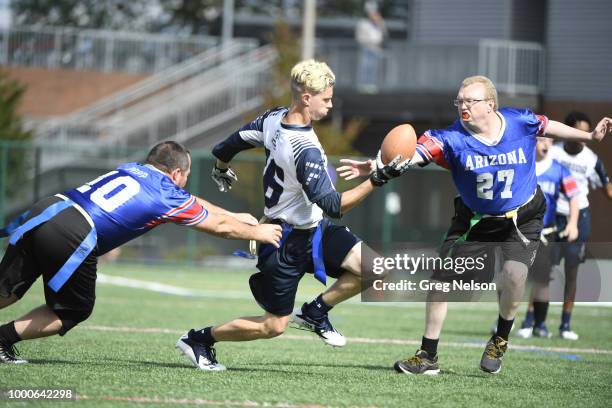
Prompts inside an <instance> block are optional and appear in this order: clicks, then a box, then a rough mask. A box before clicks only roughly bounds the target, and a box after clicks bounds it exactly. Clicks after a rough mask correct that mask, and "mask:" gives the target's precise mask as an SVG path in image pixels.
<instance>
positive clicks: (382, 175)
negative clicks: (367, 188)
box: [370, 150, 410, 187]
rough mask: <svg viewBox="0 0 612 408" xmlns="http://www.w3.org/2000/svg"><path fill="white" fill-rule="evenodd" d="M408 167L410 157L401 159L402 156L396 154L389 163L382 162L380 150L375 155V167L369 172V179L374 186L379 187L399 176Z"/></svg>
mask: <svg viewBox="0 0 612 408" xmlns="http://www.w3.org/2000/svg"><path fill="white" fill-rule="evenodd" d="M409 168H410V159H408V160H404V161H402V156H401V155H397V156H395V158H394V159H393V160H391V161H390V162H389V164H384V163H383V162H382V159H381V155H380V150H379V151H378V154H377V155H376V168H375V169H374V171H373V172H372V173H371V174H370V181H371V182H372V184H374V185H375V186H376V187H380V186H382V185H384V184H386V183H387V181H389V180H391V179H392V178H396V177H399V176H401V175H402V174H404V173H405V172H406V170H408V169H409Z"/></svg>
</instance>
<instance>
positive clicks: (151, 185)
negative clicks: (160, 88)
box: [0, 141, 281, 364]
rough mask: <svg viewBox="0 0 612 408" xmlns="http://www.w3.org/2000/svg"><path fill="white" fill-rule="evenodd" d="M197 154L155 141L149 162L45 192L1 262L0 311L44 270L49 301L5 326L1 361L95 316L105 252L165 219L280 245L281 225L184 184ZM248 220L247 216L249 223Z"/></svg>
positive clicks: (14, 231) (0, 332)
mask: <svg viewBox="0 0 612 408" xmlns="http://www.w3.org/2000/svg"><path fill="white" fill-rule="evenodd" d="M190 168H191V158H190V155H189V152H188V151H187V150H186V149H185V148H184V147H183V146H182V145H180V144H178V143H176V142H171V141H168V142H162V143H159V144H158V145H156V146H155V147H153V149H152V150H151V151H150V152H149V154H148V156H147V159H146V161H145V163H144V164H139V163H126V164H123V165H121V166H119V167H118V168H117V169H116V170H114V171H111V172H110V173H107V174H104V175H102V176H100V177H98V178H97V179H95V180H93V181H90V182H89V183H86V184H84V185H82V186H81V187H79V188H75V189H72V190H68V191H66V192H65V193H63V194H56V195H55V196H52V197H48V198H45V199H43V200H41V201H39V202H37V203H36V204H34V205H33V206H32V208H31V209H30V210H29V211H28V212H27V213H26V214H25V215H24V216H23V217H22V223H21V225H13V227H12V228H10V229H11V231H5V232H7V233H8V232H10V238H9V246H8V248H7V250H6V253H5V254H4V257H3V258H2V262H1V263H0V309H2V308H5V307H7V306H9V305H11V304H13V303H15V302H16V301H18V300H19V299H21V297H23V295H24V294H25V293H26V292H27V290H28V289H29V288H30V287H31V286H32V284H33V283H34V282H35V281H36V279H38V277H39V276H41V275H42V277H43V281H44V291H45V300H46V303H45V304H44V305H42V306H39V307H37V308H35V309H33V310H32V311H30V312H29V313H27V314H26V315H24V316H22V317H20V318H18V319H16V320H14V321H11V322H9V323H7V324H4V325H2V326H0V362H5V363H14V364H23V363H27V361H26V360H24V359H22V358H20V357H18V355H17V354H16V352H15V348H14V345H15V343H17V342H19V341H21V340H31V339H36V338H40V337H46V336H52V335H54V334H59V335H60V336H63V335H65V334H66V332H68V330H70V329H72V328H73V327H74V326H76V325H77V324H78V323H80V322H82V321H84V320H86V319H87V318H88V317H89V315H90V314H91V312H92V310H93V306H94V302H95V286H96V267H97V258H98V256H100V255H103V254H105V253H107V252H108V251H110V250H111V249H113V248H116V247H118V246H119V245H122V244H124V243H125V242H127V241H130V240H132V239H134V238H136V237H138V236H140V235H142V234H144V233H146V232H147V231H150V230H151V229H152V228H154V227H156V226H157V225H160V224H164V223H168V222H172V223H176V224H179V225H185V226H190V227H193V228H195V229H196V230H198V231H202V232H207V233H209V234H212V235H216V236H220V237H223V238H229V239H255V240H258V241H261V242H264V243H267V244H270V245H272V246H278V243H279V240H280V237H281V229H280V227H279V226H277V225H271V224H261V225H257V220H256V219H255V218H253V217H252V216H251V215H249V214H234V213H230V212H229V211H226V210H224V209H222V208H219V207H217V206H214V205H212V204H211V203H209V202H207V201H206V200H203V199H201V198H198V197H195V196H193V195H191V194H190V193H188V192H187V191H185V190H184V189H183V188H184V187H185V185H186V184H187V177H188V176H189V172H190ZM243 221H244V222H243Z"/></svg>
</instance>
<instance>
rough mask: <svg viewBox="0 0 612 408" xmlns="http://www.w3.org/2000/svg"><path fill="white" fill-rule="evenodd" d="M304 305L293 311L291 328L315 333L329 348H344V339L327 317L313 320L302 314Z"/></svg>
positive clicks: (304, 308)
mask: <svg viewBox="0 0 612 408" xmlns="http://www.w3.org/2000/svg"><path fill="white" fill-rule="evenodd" d="M306 305H307V304H306V303H304V305H303V306H302V308H301V309H298V310H294V311H293V315H292V316H291V319H292V320H291V322H292V323H293V324H294V326H293V327H295V328H296V329H300V330H308V331H311V332H313V333H315V334H316V335H317V336H319V338H320V339H321V340H323V341H324V342H325V344H329V345H330V346H334V347H344V346H345V345H346V337H344V336H343V335H342V333H340V332H339V331H338V330H336V329H335V328H334V326H332V324H331V322H330V321H329V318H328V317H327V315H325V316H323V317H322V318H321V319H313V318H312V317H310V316H308V315H307V314H306V313H305V312H304V310H306Z"/></svg>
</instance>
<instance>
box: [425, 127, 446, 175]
mask: <svg viewBox="0 0 612 408" xmlns="http://www.w3.org/2000/svg"><path fill="white" fill-rule="evenodd" d="M417 143H418V144H417V148H418V149H419V151H420V152H423V153H424V156H425V157H426V158H427V162H430V161H434V162H435V163H436V164H437V165H438V166H442V167H444V168H447V169H448V168H449V167H450V166H449V165H448V163H447V162H446V160H445V159H444V151H443V148H444V145H443V144H442V142H440V140H438V139H437V138H436V137H433V136H430V135H429V134H428V133H427V132H425V133H424V134H423V135H422V136H421V137H419V140H418V141H417ZM419 147H420V148H419Z"/></svg>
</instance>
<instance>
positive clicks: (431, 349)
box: [421, 336, 440, 358]
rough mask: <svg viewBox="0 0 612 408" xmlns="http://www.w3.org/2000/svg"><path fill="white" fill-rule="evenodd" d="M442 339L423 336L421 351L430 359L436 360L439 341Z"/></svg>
mask: <svg viewBox="0 0 612 408" xmlns="http://www.w3.org/2000/svg"><path fill="white" fill-rule="evenodd" d="M439 340H440V339H428V338H427V337H425V336H423V339H422V340H421V350H425V351H426V352H427V354H428V355H429V357H430V358H434V357H435V356H436V354H438V341H439Z"/></svg>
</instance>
